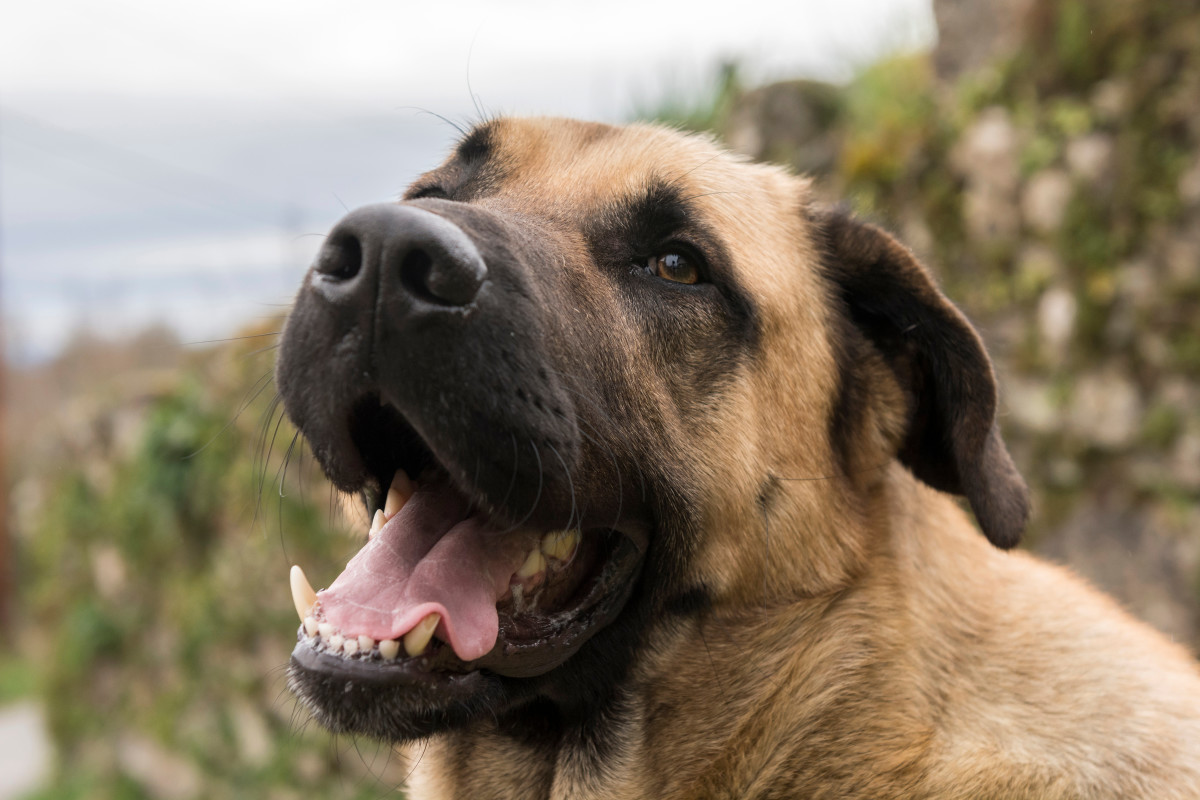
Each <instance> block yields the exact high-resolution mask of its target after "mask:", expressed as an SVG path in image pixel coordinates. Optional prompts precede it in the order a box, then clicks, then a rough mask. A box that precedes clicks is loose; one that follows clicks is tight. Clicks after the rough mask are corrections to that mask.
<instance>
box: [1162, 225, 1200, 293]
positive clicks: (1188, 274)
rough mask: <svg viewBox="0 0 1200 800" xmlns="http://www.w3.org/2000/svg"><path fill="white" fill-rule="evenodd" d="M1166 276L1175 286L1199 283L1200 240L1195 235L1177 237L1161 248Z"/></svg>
mask: <svg viewBox="0 0 1200 800" xmlns="http://www.w3.org/2000/svg"><path fill="white" fill-rule="evenodd" d="M1163 261H1164V262H1165V263H1166V267H1167V276H1168V277H1169V278H1170V280H1171V282H1172V283H1173V284H1175V285H1177V286H1191V285H1193V284H1197V283H1200V238H1198V237H1197V236H1196V235H1195V233H1191V234H1189V235H1186V236H1178V237H1176V238H1173V239H1171V240H1170V241H1168V242H1167V244H1166V246H1165V247H1164V248H1163Z"/></svg>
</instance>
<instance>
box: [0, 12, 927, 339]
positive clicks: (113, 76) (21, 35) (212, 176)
mask: <svg viewBox="0 0 1200 800" xmlns="http://www.w3.org/2000/svg"><path fill="white" fill-rule="evenodd" d="M702 7H705V8H708V9H712V10H707V11H701V10H699V9H701V8H702ZM934 37H935V31H934V25H933V20H932V13H931V11H930V8H929V0H840V1H839V2H837V3H832V2H828V1H827V0H791V2H776V1H775V0H769V1H768V0H762V1H761V2H759V1H758V0H743V2H739V3H736V4H720V5H719V6H718V5H716V4H712V5H704V6H702V4H699V3H694V2H693V3H682V2H671V3H666V2H663V3H657V2H653V1H652V0H642V1H641V2H633V1H631V0H608V2H606V3H602V4H601V3H589V4H586V5H585V4H583V3H570V2H564V0H557V2H541V0H509V2H498V1H497V0H492V2H485V1H484V0H468V1H467V2H447V1H446V0H441V2H438V1H437V0H424V2H419V3H418V2H408V1H407V0H390V1H387V0H342V2H339V3H332V2H315V0H286V2H285V0H255V2H253V3H249V2H245V0H206V2H204V3H164V2H161V0H105V2H103V3H98V2H95V0H40V2H38V3H17V2H5V3H0V302H2V304H3V306H2V307H3V314H4V319H3V323H4V331H5V340H6V341H5V346H6V348H7V352H8V355H9V357H10V358H12V359H13V360H14V361H16V362H18V363H32V362H36V361H39V360H43V359H45V358H47V357H50V356H52V355H53V354H54V353H56V352H57V351H59V350H60V349H61V348H62V346H63V345H64V344H65V343H66V342H67V341H69V339H70V337H71V336H72V335H74V333H76V332H77V331H80V330H84V329H87V330H91V331H94V332H98V333H100V334H101V335H106V336H121V335H127V334H129V333H132V332H134V331H136V330H138V329H140V328H143V327H146V326H149V325H152V324H156V323H166V324H168V325H170V326H171V327H173V328H175V329H176V330H177V331H178V332H179V334H180V335H181V337H182V338H183V339H184V340H185V341H194V342H195V341H206V340H209V339H215V338H220V337H224V336H229V335H231V333H233V332H234V331H236V329H237V328H238V327H239V326H242V325H245V324H247V323H250V322H253V321H256V320H258V319H261V318H264V317H267V316H271V315H274V314H278V313H279V312H280V311H281V310H283V309H285V308H286V306H287V304H288V302H289V301H290V299H291V297H292V295H293V293H294V292H295V289H296V288H297V287H298V285H299V283H300V280H301V278H302V276H303V274H304V270H305V269H306V267H307V264H308V263H309V261H310V260H311V258H312V255H313V253H314V252H315V251H316V248H317V247H319V246H320V242H321V237H322V235H323V234H324V232H325V231H327V230H328V229H329V228H330V227H331V226H332V225H333V224H334V223H335V222H336V221H337V219H338V218H339V217H340V216H342V215H343V214H345V213H346V211H347V210H349V209H352V208H355V207H357V206H360V205H363V204H366V203H372V202H379V201H385V200H389V199H394V198H395V197H396V196H398V195H399V194H400V193H401V192H402V190H403V188H404V187H405V186H406V185H407V184H408V183H409V182H410V181H411V180H412V179H413V178H414V177H416V176H417V175H419V174H420V173H421V172H424V171H425V170H426V169H429V168H431V167H433V166H435V165H436V164H437V163H438V162H439V161H440V160H441V159H442V157H443V156H444V155H445V154H446V153H447V152H448V150H449V148H450V147H451V145H452V144H453V142H454V140H455V137H456V136H457V135H458V134H457V132H456V131H455V129H454V127H453V126H452V125H451V124H449V122H454V123H458V124H469V123H470V122H471V121H472V120H474V119H477V118H478V117H479V116H480V112H482V113H483V114H486V115H489V116H490V115H495V114H500V113H505V114H559V115H566V116H576V117H582V118H587V119H597V120H603V121H610V122H622V121H627V120H629V119H631V118H632V116H633V115H634V114H635V112H636V111H637V110H638V109H645V108H652V107H654V106H655V105H656V104H658V103H661V102H662V101H664V100H666V99H670V98H675V97H693V96H695V95H697V94H698V93H700V92H702V91H703V90H704V88H705V87H707V86H709V85H710V84H711V82H712V80H713V78H714V76H715V75H716V73H717V70H718V67H719V64H721V63H722V62H723V61H728V60H736V61H737V62H739V64H740V65H741V67H742V70H743V75H744V76H745V77H746V79H747V80H748V81H749V82H751V83H764V82H768V81H770V80H773V79H779V78H788V77H798V76H799V77H812V78H818V79H823V80H832V81H841V80H846V79H848V78H849V77H850V76H851V75H852V74H853V73H854V71H855V70H856V69H858V68H861V67H862V66H863V65H865V64H867V63H870V62H871V61H872V60H874V59H876V58H878V57H880V56H882V55H884V54H886V53H888V52H894V51H900V50H912V49H917V48H922V47H928V46H929V45H930V44H931V43H932V42H933V40H934ZM447 120H448V121H449V122H447Z"/></svg>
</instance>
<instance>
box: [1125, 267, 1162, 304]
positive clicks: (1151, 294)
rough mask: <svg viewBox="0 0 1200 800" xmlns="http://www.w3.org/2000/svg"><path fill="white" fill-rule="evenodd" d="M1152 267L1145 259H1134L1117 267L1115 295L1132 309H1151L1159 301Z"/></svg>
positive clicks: (1157, 287)
mask: <svg viewBox="0 0 1200 800" xmlns="http://www.w3.org/2000/svg"><path fill="white" fill-rule="evenodd" d="M1159 290H1160V285H1159V280H1158V277H1157V275H1156V274H1155V271H1154V266H1153V265H1152V264H1151V263H1150V261H1149V260H1148V259H1146V258H1135V259H1133V260H1131V261H1126V262H1124V263H1122V264H1121V265H1120V266H1119V267H1117V295H1118V297H1120V298H1121V299H1123V300H1126V301H1128V302H1129V303H1130V304H1131V305H1132V306H1133V307H1134V308H1139V309H1147V308H1151V307H1153V306H1154V305H1155V304H1156V303H1158V302H1159V300H1160V299H1161V297H1160V295H1159Z"/></svg>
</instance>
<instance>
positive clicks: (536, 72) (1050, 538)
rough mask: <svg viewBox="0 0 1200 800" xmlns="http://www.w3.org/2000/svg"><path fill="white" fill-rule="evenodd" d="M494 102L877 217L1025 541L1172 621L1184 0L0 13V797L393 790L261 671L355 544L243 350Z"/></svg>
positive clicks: (525, 3)
mask: <svg viewBox="0 0 1200 800" xmlns="http://www.w3.org/2000/svg"><path fill="white" fill-rule="evenodd" d="M434 6H436V8H435V7H434ZM500 113H517V114H529V113H552V114H564V115H572V116H580V117H585V118H590V119H599V120H605V121H612V122H625V121H630V120H634V119H655V120H660V121H664V122H667V123H670V124H673V125H677V126H681V127H684V128H687V129H692V130H698V131H709V132H712V133H713V134H715V135H716V136H717V137H719V138H720V139H721V140H723V141H724V142H725V143H726V144H727V145H728V146H729V147H731V148H733V149H734V150H737V151H739V152H743V153H746V154H748V155H750V156H753V157H755V158H759V159H764V160H770V161H774V162H778V163H784V164H788V165H790V166H792V167H793V168H794V169H796V170H799V171H803V172H807V173H810V174H812V175H814V176H815V177H816V179H817V185H818V190H819V191H820V193H821V194H822V196H823V197H825V198H827V199H829V200H830V201H831V202H835V201H842V200H845V201H847V202H849V203H850V205H851V206H852V207H854V208H855V209H856V210H857V211H859V212H860V213H862V214H864V215H866V216H868V217H870V218H872V219H874V220H876V221H878V222H880V223H881V224H883V225H885V226H887V227H888V228H890V229H891V230H893V231H895V232H896V233H898V234H899V235H900V236H901V238H903V239H904V241H905V242H907V243H908V244H909V245H910V246H912V247H913V248H914V250H915V251H916V252H917V253H918V254H919V255H920V256H921V257H922V258H923V259H924V261H925V262H926V263H927V264H929V265H930V267H931V268H932V269H933V270H934V272H935V273H936V274H937V275H938V276H939V279H940V280H941V282H942V283H943V285H944V287H945V289H946V291H947V293H948V294H949V295H950V296H951V297H952V298H954V299H955V300H956V301H957V302H959V303H960V304H961V305H962V307H963V308H964V309H965V310H966V311H967V313H968V315H969V316H970V317H971V318H972V319H973V320H974V321H975V323H976V324H977V325H978V327H979V328H980V330H981V332H982V333H983V336H984V338H985V339H986V340H987V343H988V345H989V348H990V349H991V352H992V354H993V357H994V358H995V360H996V367H997V371H998V373H999V376H1000V381H1001V387H1002V390H1001V391H1002V397H1001V403H1002V413H1003V418H1002V423H1003V425H1004V427H1005V433H1006V437H1007V440H1008V442H1009V444H1010V449H1012V451H1013V455H1014V457H1015V459H1016V461H1017V464H1018V466H1019V467H1020V468H1021V470H1022V471H1023V473H1024V474H1025V475H1026V477H1027V478H1028V479H1029V480H1030V483H1031V485H1032V487H1033V489H1034V493H1035V498H1036V501H1035V502H1036V517H1035V520H1034V522H1033V525H1032V527H1031V530H1030V534H1029V537H1028V540H1027V546H1028V547H1030V548H1031V549H1034V550H1036V551H1039V552H1040V553H1042V554H1043V555H1045V556H1047V557H1049V558H1052V559H1054V560H1057V561H1060V562H1063V563H1068V564H1070V565H1072V566H1073V567H1074V568H1075V569H1076V570H1077V571H1079V572H1081V573H1082V574H1084V575H1085V576H1087V577H1088V578H1089V579H1090V580H1092V581H1093V582H1094V583H1096V584H1098V585H1100V586H1101V587H1102V588H1104V589H1105V590H1107V591H1109V592H1111V593H1113V594H1115V595H1116V596H1117V597H1119V598H1120V599H1121V601H1122V602H1123V603H1124V604H1125V605H1126V607H1128V608H1129V609H1130V610H1131V611H1132V612H1133V613H1135V614H1136V615H1138V616H1140V617H1141V618H1143V619H1145V620H1147V621H1148V622H1150V623H1151V624H1153V625H1155V626H1156V627H1158V628H1159V629H1161V630H1163V631H1164V632H1166V633H1167V634H1168V635H1169V636H1171V637H1173V638H1174V639H1176V640H1177V641H1180V642H1183V643H1185V644H1186V645H1188V646H1189V647H1191V648H1192V649H1193V650H1195V649H1196V648H1197V647H1198V646H1200V508H1198V501H1200V0H1142V2H1135V1H1134V0H846V1H845V2H841V3H836V4H835V3H823V2H815V1H814V2H806V1H805V0H791V2H788V3H783V2H778V3H776V2H757V1H756V0H746V1H745V2H742V3H739V4H737V6H736V7H735V8H729V9H724V10H722V11H721V12H720V13H713V12H711V11H704V12H700V11H697V10H696V8H695V7H694V5H693V4H688V5H684V4H667V3H662V4H656V3H653V2H651V3H647V2H639V3H633V2H627V1H626V0H613V1H612V2H609V3H607V4H603V6H602V7H601V6H599V5H597V6H595V7H594V8H593V9H591V10H588V9H583V8H582V7H578V8H577V7H575V4H566V3H550V2H542V1H541V0H522V1H521V2H512V3H506V4H503V6H501V5H500V4H496V3H487V2H483V0H478V1H477V2H455V3H441V4H434V3H429V4H415V3H408V2H383V0H371V1H368V0H361V1H359V2H353V3H342V4H338V6H337V7H336V8H335V7H334V6H333V5H332V4H328V3H318V2H313V1H312V0H292V2H287V3H284V2H279V1H278V0H271V2H266V1H264V2H258V3H254V4H246V3H242V2H237V3H235V2H233V1H232V0H210V2H207V3H204V4H199V5H186V6H185V5H178V4H162V3H152V2H149V0H112V1H111V2H106V3H103V4H98V3H90V2H85V0H74V1H69V0H48V1H47V2H43V3H38V4H23V5H19V4H16V3H8V4H4V5H3V6H0V270H2V271H0V301H2V304H0V314H2V323H3V336H4V347H3V355H4V358H5V370H4V372H3V387H2V390H0V397H2V401H3V410H4V426H3V429H2V430H3V437H4V441H3V449H2V453H3V457H4V460H3V476H2V477H3V480H2V481H0V490H2V491H3V506H2V508H3V512H4V513H3V516H2V517H0V520H2V528H0V642H2V643H3V644H0V800H15V799H16V798H26V800H30V799H31V798H164V799H165V800H174V799H176V798H179V799H181V800H183V799H186V798H241V797H247V798H279V799H280V800H287V799H290V798H300V797H304V798H368V797H370V798H375V797H381V796H388V794H389V792H391V790H392V789H393V788H394V787H395V786H396V785H397V784H399V783H400V782H401V781H402V779H403V775H402V774H398V772H397V768H396V765H395V764H394V763H392V761H391V760H390V759H389V757H388V752H387V750H386V749H385V748H380V747H379V746H377V745H375V744H374V743H371V742H367V741H361V740H353V739H348V738H338V739H334V738H331V737H329V736H327V735H326V734H324V733H322V732H321V731H319V730H317V729H316V728H314V727H313V726H311V725H310V724H308V722H307V718H306V716H305V715H304V713H303V712H302V711H299V710H297V709H296V707H295V706H294V704H293V702H292V700H291V698H290V696H289V695H288V693H287V692H286V689H285V686H284V676H283V668H284V666H285V664H286V662H287V657H288V654H289V652H290V650H291V647H292V644H293V636H294V629H295V625H296V621H295V619H294V617H293V613H294V612H293V611H292V609H291V603H290V600H289V597H288V590H287V586H286V584H287V580H286V572H287V568H288V566H289V565H290V564H292V563H301V564H303V565H304V566H305V568H306V569H307V571H308V572H309V575H310V577H311V578H312V580H313V583H314V584H315V585H318V586H320V585H325V584H327V583H328V582H329V581H331V580H332V578H333V577H334V574H335V572H336V571H337V565H340V564H343V563H344V562H345V561H346V559H347V558H348V557H349V556H350V555H351V554H352V552H353V551H354V550H355V549H357V544H358V542H357V538H359V537H361V531H350V530H347V529H346V528H345V524H344V522H343V521H342V517H341V515H340V514H339V513H338V511H337V499H336V498H335V497H334V495H333V493H332V492H331V491H330V489H329V487H328V485H327V484H326V483H324V482H323V480H322V479H321V477H320V475H319V473H318V471H317V470H316V469H315V467H314V465H313V463H312V460H311V458H309V457H308V454H307V453H306V452H305V450H304V447H303V444H302V443H301V442H298V441H297V440H296V439H295V434H294V431H293V430H292V429H291V428H290V426H289V425H288V423H287V422H286V420H282V419H281V417H280V414H279V409H278V408H277V404H276V403H275V401H274V397H275V392H274V388H273V385H272V383H271V369H272V362H273V353H274V351H273V347H274V345H275V343H276V341H277V336H276V333H277V332H278V331H279V330H280V325H281V320H282V318H283V316H284V315H285V314H286V310H287V306H288V303H289V300H290V298H291V295H292V293H293V292H294V290H295V288H296V287H297V286H298V285H299V282H300V280H301V277H302V276H303V273H304V270H305V268H306V266H307V263H308V261H309V259H310V258H311V256H312V254H313V253H314V252H315V250H316V248H317V247H318V246H319V243H320V241H321V236H322V235H323V233H324V232H325V231H326V230H327V229H328V228H329V227H330V226H331V224H332V223H333V222H335V221H336V220H337V219H338V218H339V217H340V216H341V215H342V214H344V213H345V212H346V210H347V209H350V208H354V207H356V206H359V205H362V204H364V203H369V202H377V201H380V200H387V199H389V198H394V197H396V196H397V195H398V194H399V193H400V192H401V191H402V189H403V188H404V187H405V186H406V185H407V184H408V182H409V181H410V180H411V179H412V178H414V177H415V176H416V175H417V174H419V173H420V172H422V171H424V170H425V169H427V168H429V167H431V166H433V165H435V164H436V163H437V162H438V161H440V160H441V158H442V157H443V155H444V154H445V153H446V152H448V150H449V148H450V147H451V145H452V144H453V142H454V140H455V138H456V136H457V135H458V134H457V131H456V130H455V125H456V124H457V125H469V124H470V123H471V122H472V121H473V120H476V119H478V118H479V117H480V116H481V115H495V114H500ZM1047 602H1053V598H1047Z"/></svg>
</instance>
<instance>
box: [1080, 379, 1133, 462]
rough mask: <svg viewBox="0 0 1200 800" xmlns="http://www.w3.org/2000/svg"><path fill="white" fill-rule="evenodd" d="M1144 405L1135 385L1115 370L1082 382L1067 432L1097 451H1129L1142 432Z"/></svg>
mask: <svg viewBox="0 0 1200 800" xmlns="http://www.w3.org/2000/svg"><path fill="white" fill-rule="evenodd" d="M1142 413H1143V404H1142V398H1141V393H1140V392H1139V391H1138V388H1137V386H1136V385H1134V383H1133V381H1132V380H1130V379H1129V378H1128V377H1126V376H1125V375H1124V374H1122V373H1120V372H1118V371H1117V370H1115V369H1107V370H1105V371H1103V372H1096V373H1091V374H1088V375H1084V376H1082V377H1080V378H1079V380H1078V381H1077V382H1076V384H1075V391H1074V393H1073V395H1072V398H1071V404H1070V414H1069V415H1068V416H1067V418H1066V423H1067V426H1068V428H1069V429H1070V430H1071V431H1072V432H1073V433H1075V434H1076V435H1077V436H1079V437H1081V438H1083V439H1085V440H1086V441H1087V442H1088V443H1089V444H1092V445H1094V446H1096V447H1100V448H1104V449H1110V450H1116V449H1121V448H1125V447H1128V446H1129V445H1131V444H1133V443H1134V441H1135V440H1136V439H1137V436H1138V433H1139V432H1140V430H1141V424H1142Z"/></svg>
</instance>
